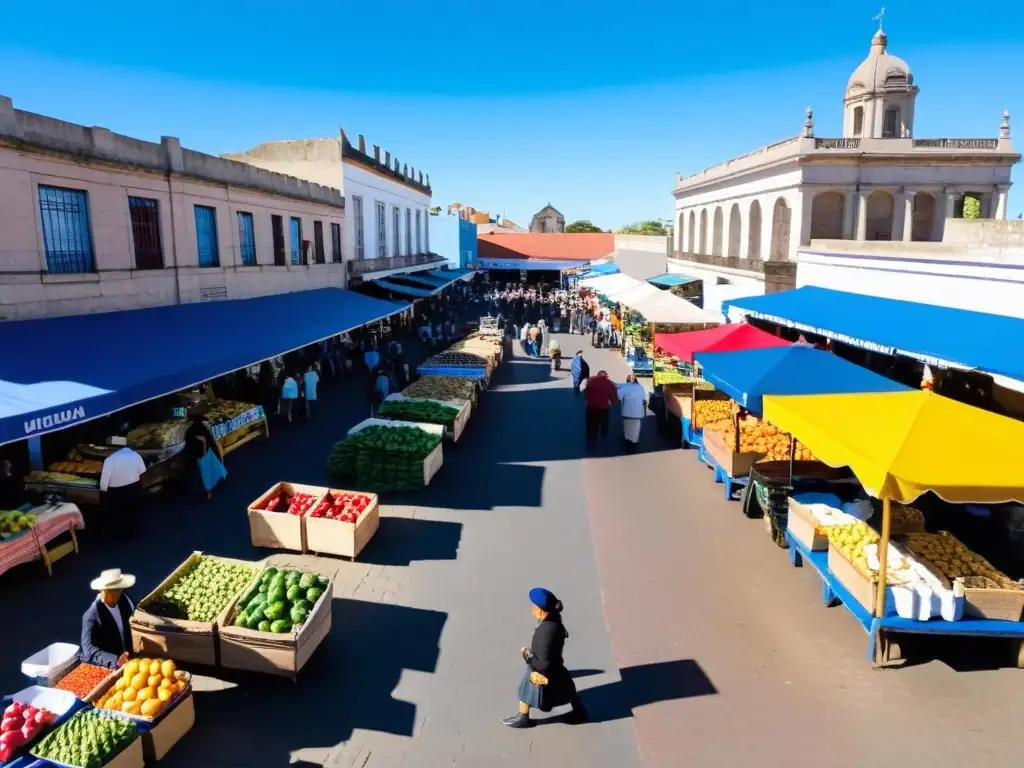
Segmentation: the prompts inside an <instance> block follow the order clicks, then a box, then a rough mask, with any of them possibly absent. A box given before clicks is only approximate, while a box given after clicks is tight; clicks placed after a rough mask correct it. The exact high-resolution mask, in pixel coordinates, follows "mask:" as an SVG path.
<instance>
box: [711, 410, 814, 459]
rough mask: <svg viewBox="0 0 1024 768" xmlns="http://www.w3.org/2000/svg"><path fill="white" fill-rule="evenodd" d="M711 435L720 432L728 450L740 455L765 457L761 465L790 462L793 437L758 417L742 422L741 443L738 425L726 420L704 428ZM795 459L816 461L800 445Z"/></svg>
mask: <svg viewBox="0 0 1024 768" xmlns="http://www.w3.org/2000/svg"><path fill="white" fill-rule="evenodd" d="M704 429H705V430H706V431H709V432H720V433H721V434H722V436H723V439H724V442H725V444H726V446H728V447H729V448H730V449H731V450H733V451H739V452H740V453H763V454H764V458H763V459H762V461H786V460H788V459H789V447H790V437H789V435H788V434H786V433H785V432H783V431H782V430H780V429H779V428H778V427H776V426H775V425H774V424H769V423H768V422H767V421H762V420H761V419H759V418H757V417H756V416H751V415H749V414H748V415H746V416H744V417H743V418H741V419H740V439H739V444H737V441H736V421H735V420H734V419H725V420H722V421H719V422H716V423H714V424H709V425H707V426H706V427H705V428H704ZM793 458H795V459H796V460H798V461H801V460H802V461H810V460H812V459H814V456H813V455H812V454H811V452H810V451H809V450H807V448H804V447H803V446H802V445H800V443H799V442H798V443H797V445H796V452H795V453H794V456H793Z"/></svg>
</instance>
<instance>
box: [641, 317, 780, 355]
mask: <svg viewBox="0 0 1024 768" xmlns="http://www.w3.org/2000/svg"><path fill="white" fill-rule="evenodd" d="M655 344H656V345H657V346H658V347H659V348H660V349H661V350H662V351H664V352H665V353H667V354H669V355H675V356H676V357H678V358H679V359H680V360H683V361H685V362H687V363H692V362H693V356H694V355H695V354H697V353H698V352H735V351H738V350H741V349H759V348H761V347H785V346H789V342H788V341H786V340H785V339H780V338H779V337H778V336H773V335H772V334H770V333H767V332H766V331H762V330H761V329H760V328H755V327H754V326H752V325H747V324H745V323H742V324H739V325H720V326H718V327H717V328H708V329H706V330H703V331H690V332H688V333H659V334H658V335H657V337H656V338H655Z"/></svg>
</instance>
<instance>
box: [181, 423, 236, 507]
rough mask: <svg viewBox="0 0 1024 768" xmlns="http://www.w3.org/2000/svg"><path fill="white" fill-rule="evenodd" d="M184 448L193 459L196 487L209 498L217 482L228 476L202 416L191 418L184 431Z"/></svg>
mask: <svg viewBox="0 0 1024 768" xmlns="http://www.w3.org/2000/svg"><path fill="white" fill-rule="evenodd" d="M185 450H187V451H188V452H189V453H190V454H191V455H192V457H193V459H195V466H196V487H197V488H201V489H202V492H203V493H205V494H206V498H210V497H211V496H212V495H213V489H214V488H216V487H217V484H218V483H219V482H220V481H221V480H223V479H224V478H225V477H227V476H228V471H227V469H226V468H225V467H224V463H223V462H222V461H221V458H220V448H219V447H218V446H217V441H216V439H214V437H213V433H212V432H211V431H210V428H209V427H207V426H206V422H205V421H203V419H202V417H199V416H197V417H196V418H194V419H192V424H190V425H189V428H188V432H186V433H185Z"/></svg>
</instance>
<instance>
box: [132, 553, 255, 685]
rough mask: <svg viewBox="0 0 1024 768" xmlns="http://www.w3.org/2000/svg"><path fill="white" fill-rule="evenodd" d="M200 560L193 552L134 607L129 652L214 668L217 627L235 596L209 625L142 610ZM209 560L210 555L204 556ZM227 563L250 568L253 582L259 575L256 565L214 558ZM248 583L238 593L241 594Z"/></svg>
mask: <svg viewBox="0 0 1024 768" xmlns="http://www.w3.org/2000/svg"><path fill="white" fill-rule="evenodd" d="M202 557H204V555H203V553H202V552H193V553H192V554H191V555H189V557H188V559H187V560H185V562H184V563H182V564H181V565H179V566H178V567H177V568H175V569H174V571H173V572H172V573H171V575H170V576H168V577H167V578H166V579H164V580H163V581H162V582H161V583H160V584H159V585H158V586H157V588H156V589H154V590H153V591H152V592H150V593H149V594H148V595H146V596H145V597H144V598H143V599H142V600H140V601H139V604H138V605H137V606H136V607H135V613H133V614H132V618H131V620H130V621H129V626H130V628H131V632H132V649H133V650H134V652H135V653H136V654H139V655H145V656H159V657H160V658H164V659H174V660H175V661H176V662H185V663H192V664H203V665H205V666H209V667H214V666H217V651H218V646H217V625H218V624H222V623H223V620H224V617H225V615H226V614H227V612H228V611H229V610H230V609H231V605H232V603H233V602H234V601H235V600H236V599H237V597H238V595H236V596H235V597H234V598H232V600H230V601H228V604H227V606H225V608H224V610H223V611H222V612H221V615H220V616H219V617H218V618H217V620H216V621H213V622H201V621H189V620H188V619H169V618H165V617H163V616H157V615H155V614H152V613H149V612H148V611H146V607H147V606H148V605H149V604H150V603H152V602H153V600H155V599H156V598H157V597H159V596H160V595H161V594H163V592H164V591H165V590H167V589H168V588H169V587H170V586H171V585H172V584H174V583H175V582H176V581H177V580H178V579H179V578H180V577H181V576H182V574H183V573H184V572H185V570H186V569H188V568H189V567H190V566H191V565H192V564H193V563H196V562H198V561H199V559H200V558H202ZM206 557H210V555H206ZM216 559H217V560H223V561H225V562H229V563H241V564H244V565H248V566H249V567H251V568H252V569H253V581H254V580H255V579H256V576H257V575H258V574H259V571H260V565H259V564H258V563H253V562H250V561H247V560H233V559H231V558H227V557H218V558H216ZM251 584H252V582H251V581H250V583H249V584H248V585H246V587H245V588H244V589H242V590H241V591H240V592H239V595H241V594H244V593H245V592H246V591H247V590H248V589H249V587H250V586H251Z"/></svg>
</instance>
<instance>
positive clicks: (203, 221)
mask: <svg viewBox="0 0 1024 768" xmlns="http://www.w3.org/2000/svg"><path fill="white" fill-rule="evenodd" d="M195 209H196V245H197V246H198V250H199V266H200V267H219V266H220V248H219V247H218V245H217V211H216V209H214V208H210V207H208V206H205V205H197V206H196V207H195Z"/></svg>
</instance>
